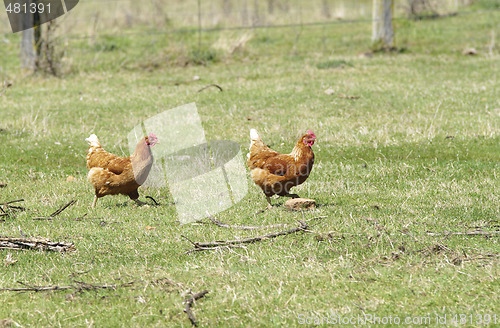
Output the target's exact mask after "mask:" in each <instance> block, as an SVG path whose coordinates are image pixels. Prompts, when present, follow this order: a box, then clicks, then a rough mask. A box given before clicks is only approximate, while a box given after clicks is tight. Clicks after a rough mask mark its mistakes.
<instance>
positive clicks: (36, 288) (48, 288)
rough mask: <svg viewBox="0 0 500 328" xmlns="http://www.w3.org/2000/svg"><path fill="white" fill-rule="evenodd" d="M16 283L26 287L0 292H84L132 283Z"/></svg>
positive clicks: (5, 289) (130, 283) (1, 290)
mask: <svg viewBox="0 0 500 328" xmlns="http://www.w3.org/2000/svg"><path fill="white" fill-rule="evenodd" d="M17 283H19V284H21V285H23V286H26V287H15V288H0V292H4V291H9V292H45V291H51V290H68V289H75V290H76V291H84V290H97V289H116V288H118V287H130V286H132V285H133V283H134V282H128V283H125V284H121V285H115V284H111V285H92V284H89V283H85V282H81V281H76V280H75V283H76V284H75V285H68V286H57V285H56V286H31V285H28V284H27V283H24V282H22V281H18V282H17Z"/></svg>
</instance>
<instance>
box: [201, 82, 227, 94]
mask: <svg viewBox="0 0 500 328" xmlns="http://www.w3.org/2000/svg"><path fill="white" fill-rule="evenodd" d="M210 87H215V88H217V89H219V91H220V92H222V91H224V90H222V88H221V87H220V86H219V85H217V84H215V83H212V84H209V85H207V86H204V87H203V88H201V89H200V90H198V92H202V91H203V90H205V89H208V88H210Z"/></svg>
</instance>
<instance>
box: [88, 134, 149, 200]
mask: <svg viewBox="0 0 500 328" xmlns="http://www.w3.org/2000/svg"><path fill="white" fill-rule="evenodd" d="M85 141H87V142H88V143H89V145H90V148H89V151H88V153H87V169H88V170H89V173H88V176H87V178H88V180H89V182H90V183H91V184H92V185H93V186H94V188H95V197H94V202H93V203H92V208H94V207H95V205H96V203H97V199H98V198H101V197H104V196H106V195H118V194H122V195H127V196H129V197H130V199H132V200H134V201H135V202H136V203H137V204H143V203H142V202H141V201H139V199H138V198H139V193H138V191H137V189H138V188H139V186H140V185H142V184H143V183H144V181H146V179H147V177H148V174H149V171H150V170H151V166H152V165H153V154H152V152H151V147H153V146H154V145H155V144H156V142H157V141H158V139H157V138H156V136H155V135H154V133H150V134H149V136H147V137H144V138H143V139H141V140H140V141H139V143H138V144H137V146H136V147H135V151H134V153H133V154H132V156H130V157H119V156H116V155H113V154H111V153H108V152H107V151H105V150H104V149H103V148H102V146H101V143H100V142H99V139H98V138H97V136H96V135H95V134H92V135H90V137H88V138H87V139H85Z"/></svg>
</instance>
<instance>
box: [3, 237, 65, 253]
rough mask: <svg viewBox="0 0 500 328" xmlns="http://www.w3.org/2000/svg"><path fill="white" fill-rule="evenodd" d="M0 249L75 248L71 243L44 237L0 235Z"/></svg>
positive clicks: (51, 249) (60, 249) (63, 249)
mask: <svg viewBox="0 0 500 328" xmlns="http://www.w3.org/2000/svg"><path fill="white" fill-rule="evenodd" d="M0 249H14V250H29V249H32V250H42V251H53V252H70V251H74V250H75V245H74V244H73V243H65V242H53V241H50V240H48V239H45V238H38V239H37V238H12V237H0Z"/></svg>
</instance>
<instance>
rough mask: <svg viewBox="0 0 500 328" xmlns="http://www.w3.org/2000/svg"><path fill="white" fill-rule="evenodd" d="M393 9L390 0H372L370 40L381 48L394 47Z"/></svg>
mask: <svg viewBox="0 0 500 328" xmlns="http://www.w3.org/2000/svg"><path fill="white" fill-rule="evenodd" d="M393 10H394V3H393V1H392V0H373V32H372V41H373V43H374V44H377V45H380V47H381V48H383V49H392V48H394V30H393V27H392V14H393Z"/></svg>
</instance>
